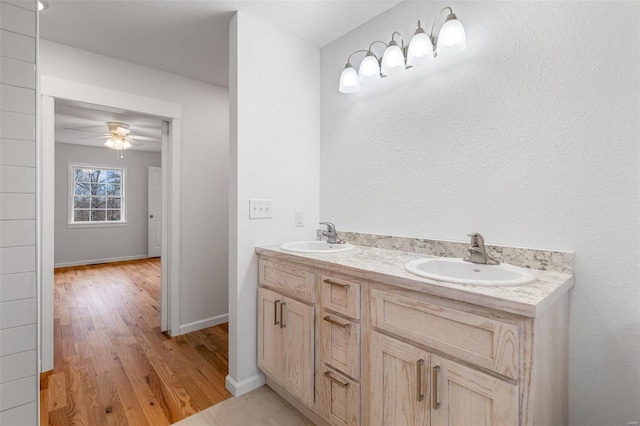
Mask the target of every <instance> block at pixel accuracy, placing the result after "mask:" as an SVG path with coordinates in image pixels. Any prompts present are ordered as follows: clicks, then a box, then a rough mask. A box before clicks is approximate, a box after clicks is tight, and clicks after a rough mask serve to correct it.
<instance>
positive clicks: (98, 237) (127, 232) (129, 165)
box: [54, 143, 160, 266]
mask: <svg viewBox="0 0 640 426" xmlns="http://www.w3.org/2000/svg"><path fill="white" fill-rule="evenodd" d="M69 163H76V164H89V165H93V166H103V167H109V166H112V167H124V168H125V169H126V171H125V185H126V188H125V190H126V192H125V213H126V220H127V225H126V226H119V225H118V226H112V227H104V226H103V227H87V228H78V227H75V228H69V227H68V223H69ZM149 166H158V167H159V166H160V153H159V152H145V151H126V152H125V154H124V158H122V159H116V154H115V152H114V151H113V150H111V149H108V148H96V147H91V146H81V145H71V144H66V143H56V197H55V204H56V206H55V248H54V254H55V264H56V266H64V265H65V264H81V262H90V263H97V261H100V260H106V261H109V259H118V258H120V259H121V258H127V257H139V256H146V255H147V251H148V239H147V236H148V222H149V220H148V219H147V213H148V210H149V209H148V204H149V203H148V198H147V197H148V181H149ZM97 242H99V243H97ZM92 261H93V262H92Z"/></svg>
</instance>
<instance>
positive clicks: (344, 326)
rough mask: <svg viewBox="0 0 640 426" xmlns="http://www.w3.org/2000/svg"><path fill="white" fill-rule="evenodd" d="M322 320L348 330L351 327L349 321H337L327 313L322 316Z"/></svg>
mask: <svg viewBox="0 0 640 426" xmlns="http://www.w3.org/2000/svg"><path fill="white" fill-rule="evenodd" d="M324 320H325V321H326V322H329V323H331V324H334V325H337V326H338V327H342V328H346V329H347V330H349V329H350V328H351V324H349V323H346V324H342V323H341V322H338V321H336V320H334V319H333V318H331V317H330V316H328V315H327V316H326V317H324Z"/></svg>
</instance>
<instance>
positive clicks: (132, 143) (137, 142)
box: [128, 138, 144, 146]
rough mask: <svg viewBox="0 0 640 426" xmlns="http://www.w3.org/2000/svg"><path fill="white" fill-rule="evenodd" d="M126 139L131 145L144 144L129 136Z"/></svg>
mask: <svg viewBox="0 0 640 426" xmlns="http://www.w3.org/2000/svg"><path fill="white" fill-rule="evenodd" d="M128 141H129V143H130V144H131V145H132V146H142V145H144V142H140V141H137V140H135V139H131V138H129V139H128Z"/></svg>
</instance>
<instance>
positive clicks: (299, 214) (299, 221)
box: [296, 210, 304, 228]
mask: <svg viewBox="0 0 640 426" xmlns="http://www.w3.org/2000/svg"><path fill="white" fill-rule="evenodd" d="M296 226H297V227H298V228H302V227H303V226H304V212H303V211H302V210H296Z"/></svg>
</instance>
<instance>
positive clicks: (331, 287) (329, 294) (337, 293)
mask: <svg viewBox="0 0 640 426" xmlns="http://www.w3.org/2000/svg"><path fill="white" fill-rule="evenodd" d="M321 280H322V283H321V285H322V301H321V302H322V306H323V307H324V308H327V309H331V310H332V311H335V312H339V313H341V314H342V315H346V316H348V317H350V318H354V319H360V284H358V283H357V282H355V280H349V279H343V278H341V277H337V276H335V275H330V274H322V275H321Z"/></svg>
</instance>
